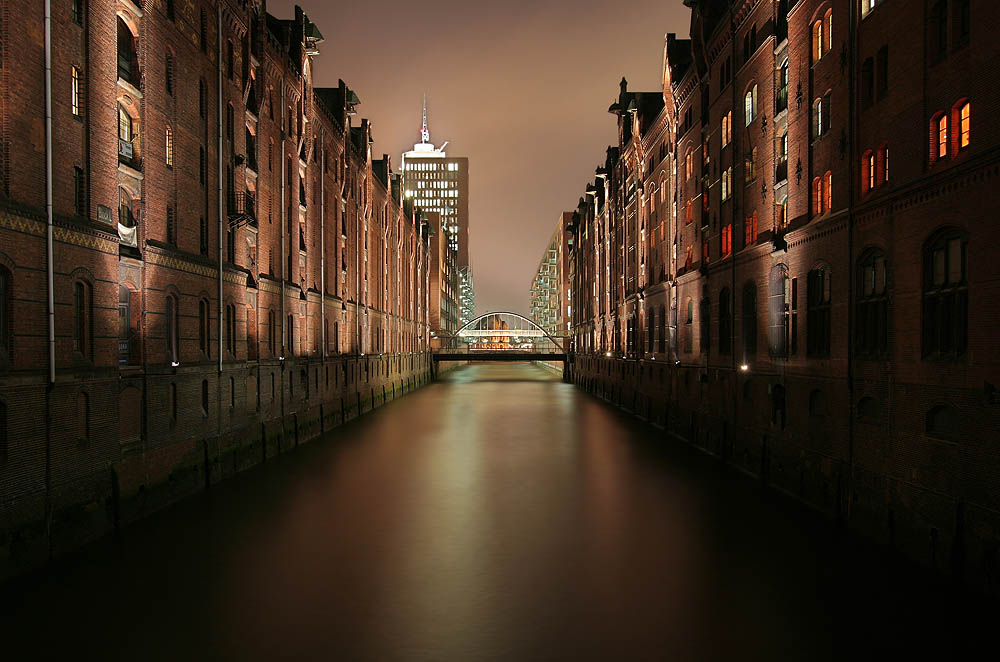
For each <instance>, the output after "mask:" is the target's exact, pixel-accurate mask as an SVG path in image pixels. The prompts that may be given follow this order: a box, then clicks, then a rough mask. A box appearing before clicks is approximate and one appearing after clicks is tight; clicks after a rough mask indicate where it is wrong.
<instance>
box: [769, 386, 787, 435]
mask: <svg viewBox="0 0 1000 662" xmlns="http://www.w3.org/2000/svg"><path fill="white" fill-rule="evenodd" d="M787 418H788V417H787V406H786V401H785V387H784V386H782V385H781V384H775V385H774V386H773V387H772V388H771V425H773V426H774V427H776V428H778V429H779V430H784V429H785V423H786V420H787Z"/></svg>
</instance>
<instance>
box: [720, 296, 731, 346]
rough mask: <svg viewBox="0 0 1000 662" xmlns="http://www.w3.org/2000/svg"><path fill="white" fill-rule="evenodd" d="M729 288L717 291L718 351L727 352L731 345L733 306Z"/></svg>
mask: <svg viewBox="0 0 1000 662" xmlns="http://www.w3.org/2000/svg"><path fill="white" fill-rule="evenodd" d="M729 299H730V296H729V290H728V289H723V290H722V291H721V292H719V353H721V354H729V353H730V351H731V349H732V346H733V308H732V303H731V302H730V300H729Z"/></svg>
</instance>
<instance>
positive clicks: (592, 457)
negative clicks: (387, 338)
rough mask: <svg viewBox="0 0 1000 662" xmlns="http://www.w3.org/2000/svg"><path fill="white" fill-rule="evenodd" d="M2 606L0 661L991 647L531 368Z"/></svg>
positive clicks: (982, 634) (318, 450) (482, 383)
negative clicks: (52, 658) (981, 644)
mask: <svg viewBox="0 0 1000 662" xmlns="http://www.w3.org/2000/svg"><path fill="white" fill-rule="evenodd" d="M0 594H2V600H3V602H2V605H3V606H2V612H0V650H2V651H4V659H9V660H21V659H43V658H49V657H56V656H57V655H63V656H66V657H69V658H70V659H126V660H200V659H212V660H215V659H219V660H350V661H353V660H359V661H360V660H379V661H382V660H385V661H395V660H415V661H423V660H435V661H437V660H446V661H450V660H455V661H475V660H828V659H867V658H870V657H873V656H878V657H880V658H885V659H895V658H897V657H900V656H903V655H906V654H908V653H914V652H915V653H918V654H919V655H918V656H919V657H921V658H922V657H925V656H927V655H930V654H934V655H935V656H936V657H937V659H954V658H961V657H964V653H966V652H968V651H969V650H971V649H972V648H974V647H975V646H976V645H977V644H979V643H981V642H988V641H989V639H987V638H986V637H988V636H989V635H990V634H992V631H993V628H994V626H995V624H996V623H997V622H998V621H997V620H996V618H997V616H996V613H995V611H992V606H984V605H982V604H979V603H978V602H977V601H975V600H971V599H969V598H967V597H966V596H960V595H956V594H953V593H951V592H950V591H949V589H947V588H946V587H943V586H941V585H939V584H938V582H936V581H935V580H934V579H933V578H932V577H930V576H929V575H926V574H924V573H923V572H920V571H918V570H915V569H913V568H909V567H908V566H905V565H902V564H901V563H900V562H899V561H898V560H896V559H892V558H890V557H888V556H886V555H884V554H882V553H881V552H879V551H878V550H876V549H874V548H871V547H869V546H868V545H866V544H865V543H863V542H858V541H856V540H854V539H853V538H851V537H850V536H848V535H846V534H843V533H838V532H837V530H836V529H835V527H833V526H831V525H830V524H829V523H828V522H826V521H823V520H822V519H820V518H819V517H818V516H817V515H815V514H813V513H811V512H809V511H806V510H804V509H801V508H799V507H798V506H796V505H795V504H793V503H791V502H789V501H786V500H784V499H782V498H779V497H775V496H773V495H769V494H768V493H766V492H764V491H762V490H761V489H760V488H759V487H758V486H757V485H756V484H755V483H754V482H753V481H752V480H750V479H748V478H746V477H743V476H740V475H736V474H733V473H731V472H729V471H727V470H725V469H724V468H722V467H720V466H719V465H718V463H716V462H715V461H714V460H712V459H711V458H708V457H706V456H704V455H701V454H699V453H698V452H696V451H694V450H692V449H690V448H688V447H686V446H684V445H682V444H679V443H678V442H676V441H672V440H670V439H668V438H667V437H666V436H665V434H664V433H663V432H662V431H661V430H657V429H655V428H653V427H650V426H648V425H646V424H644V423H642V422H640V421H637V420H635V419H633V418H631V417H629V416H627V415H625V414H623V413H622V412H620V411H618V410H617V409H615V408H613V407H611V406H609V405H607V404H606V403H604V402H602V401H600V400H597V399H594V398H593V397H591V396H589V395H586V394H584V393H582V392H581V391H579V390H577V389H575V388H574V387H572V386H570V385H567V384H563V383H562V382H561V381H560V380H559V379H558V377H556V376H555V375H554V374H553V373H552V372H551V371H549V370H546V369H543V368H541V367H537V366H534V365H529V364H520V365H473V366H467V367H463V368H460V369H458V370H455V371H453V372H451V373H449V374H447V375H446V376H445V377H444V378H443V380H442V381H440V382H438V383H435V384H433V385H431V386H428V387H427V388H424V389H422V390H420V391H418V392H416V393H414V394H413V395H410V396H407V397H405V398H402V399H400V400H398V401H396V402H394V403H391V404H389V405H387V406H385V407H383V408H382V409H379V410H377V411H376V412H374V413H372V414H370V415H367V416H365V417H363V418H361V419H359V420H357V421H354V422H352V423H350V424H348V425H346V426H343V427H341V428H339V429H337V430H335V431H334V432H332V433H331V434H329V435H328V436H326V437H325V438H324V439H322V440H320V441H316V442H313V443H311V444H308V445H306V446H303V447H301V448H299V449H298V450H296V451H295V452H293V453H289V454H287V455H284V456H281V457H279V458H277V459H275V460H273V461H268V462H267V463H266V464H265V465H261V466H260V467H257V468H255V469H253V470H251V471H248V472H245V473H243V474H240V475H239V476H237V477H235V478H233V479H232V480H230V481H227V482H225V483H223V484H221V485H217V486H214V487H213V488H212V489H211V490H210V492H208V493H206V494H205V495H202V496H199V497H196V498H193V499H190V500H188V501H185V502H183V503H181V504H179V505H177V506H175V507H173V508H171V509H169V510H167V511H165V512H162V513H159V514H157V515H154V516H153V517H150V518H148V519H146V520H144V521H142V522H140V523H138V524H136V525H134V526H132V527H129V528H128V529H126V530H125V531H124V532H123V533H122V535H120V536H119V537H118V538H116V539H109V540H106V541H103V542H100V543H98V544H95V545H92V546H90V547H88V548H87V549H85V550H83V551H81V552H79V553H77V554H75V555H73V556H71V557H69V558H66V559H62V560H60V561H59V562H57V563H55V564H53V565H51V566H50V567H49V568H47V569H46V570H45V571H43V572H41V573H39V574H36V575H35V576H32V577H28V578H24V579H22V580H19V581H17V582H15V583H13V584H8V585H6V586H0ZM991 643H992V642H991ZM994 645H995V644H994ZM67 653H68V655H65V654H67ZM994 653H995V649H994Z"/></svg>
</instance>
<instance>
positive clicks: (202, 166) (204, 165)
mask: <svg viewBox="0 0 1000 662" xmlns="http://www.w3.org/2000/svg"><path fill="white" fill-rule="evenodd" d="M207 180H208V160H207V158H206V157H205V148H204V147H199V148H198V181H199V182H200V183H201V185H202V186H203V187H204V186H205V184H206V183H207Z"/></svg>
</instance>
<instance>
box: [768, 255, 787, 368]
mask: <svg viewBox="0 0 1000 662" xmlns="http://www.w3.org/2000/svg"><path fill="white" fill-rule="evenodd" d="M769 281H770V282H769V285H770V291H769V293H768V298H767V301H768V324H767V326H768V350H769V351H770V354H771V356H778V357H784V356H788V344H789V343H788V340H789V338H788V336H789V328H790V322H791V288H790V287H789V281H788V267H786V266H785V265H783V264H779V265H776V266H775V267H774V268H773V269H771V276H770V279H769Z"/></svg>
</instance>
